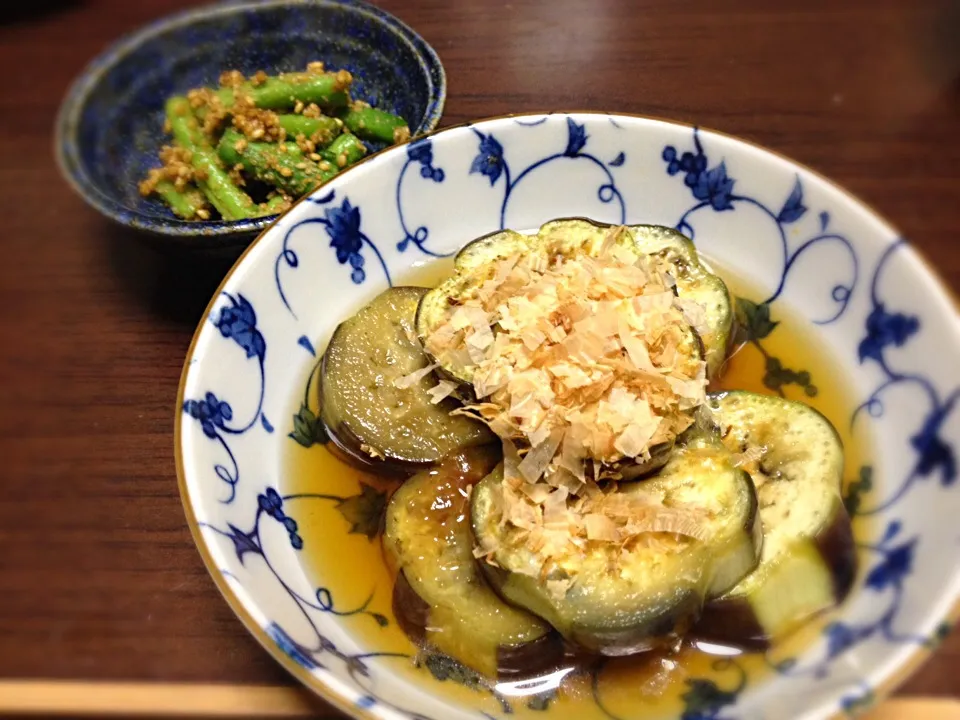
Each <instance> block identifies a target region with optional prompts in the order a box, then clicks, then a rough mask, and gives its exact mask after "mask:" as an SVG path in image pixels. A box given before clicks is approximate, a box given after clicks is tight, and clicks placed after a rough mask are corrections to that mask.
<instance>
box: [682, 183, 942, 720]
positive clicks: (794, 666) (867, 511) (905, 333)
mask: <svg viewBox="0 0 960 720" xmlns="http://www.w3.org/2000/svg"><path fill="white" fill-rule="evenodd" d="M718 174H720V173H718ZM730 187H732V185H730ZM793 197H794V195H793V194H791V198H793ZM801 198H802V195H798V197H797V199H796V200H795V201H794V202H798V201H799V200H800V199H801ZM721 204H722V203H721ZM787 205H788V206H789V205H791V202H790V200H788V203H787ZM824 222H825V221H824V220H823V219H822V218H821V224H823V223H824ZM901 247H905V243H904V242H903V241H902V240H898V241H896V242H894V243H892V244H891V245H890V246H889V247H888V248H887V249H886V250H885V251H884V252H883V254H882V255H881V256H880V259H879V260H878V262H877V266H876V268H875V269H874V273H873V277H872V279H871V283H870V301H871V305H872V309H871V311H870V313H869V315H868V316H867V319H866V321H865V327H864V335H863V337H862V339H861V341H860V343H859V345H858V348H857V355H858V360H859V361H860V363H861V364H863V363H866V362H873V363H875V364H876V365H877V366H878V367H879V368H880V369H881V371H882V372H883V374H884V375H885V379H884V381H883V382H882V383H881V384H880V385H879V386H878V387H877V389H876V390H874V392H873V393H872V394H871V395H870V397H869V398H867V400H865V401H864V402H863V403H861V404H860V405H859V406H858V407H857V408H856V410H855V411H854V413H853V417H852V418H851V426H853V424H854V423H855V422H856V421H857V419H858V418H859V417H860V415H861V414H862V413H863V411H866V412H867V414H869V415H870V416H871V417H873V418H879V417H881V416H882V415H883V412H884V407H883V403H882V400H881V396H882V395H883V393H884V392H886V391H887V390H888V389H889V388H891V387H894V386H896V385H901V384H909V385H913V386H916V387H918V388H920V389H921V391H922V392H923V394H924V396H926V397H927V398H928V400H929V402H930V410H929V411H928V413H927V415H926V416H925V418H924V419H923V421H922V422H921V425H920V427H919V428H918V430H917V431H916V433H915V434H914V435H913V436H912V437H911V438H910V445H911V447H912V449H913V450H914V452H915V453H916V454H917V458H916V461H915V463H914V465H913V468H912V470H911V471H910V472H909V473H908V475H907V477H906V478H905V479H904V480H903V481H902V482H901V484H900V486H899V488H898V489H897V490H896V491H895V492H894V493H893V494H892V495H891V496H890V497H889V498H887V499H886V500H883V501H882V502H880V503H879V504H878V505H876V506H874V507H872V508H863V507H862V504H863V499H862V495H865V494H866V493H867V492H868V491H869V490H871V489H872V468H871V467H869V466H865V467H863V468H861V471H860V477H859V479H858V480H856V481H854V482H852V483H850V484H849V486H848V489H847V496H846V497H845V504H846V506H847V509H848V511H849V512H850V515H851V517H852V518H854V519H855V518H857V517H866V516H872V515H876V514H878V513H882V512H885V511H888V510H890V509H891V508H892V507H893V506H894V505H895V504H896V503H897V502H899V501H900V500H902V499H903V498H904V497H905V496H906V494H907V492H908V491H909V490H910V488H911V487H912V486H913V484H914V483H915V482H916V480H918V479H923V478H927V477H930V476H931V475H934V474H938V475H939V481H940V485H941V486H942V487H949V486H951V485H953V484H954V482H955V481H956V478H957V467H956V456H955V453H954V450H953V448H952V447H951V445H950V444H949V443H947V441H946V440H944V438H943V437H942V436H941V435H940V430H941V428H942V427H943V424H944V423H945V421H946V419H947V418H948V417H949V415H950V413H951V412H952V411H953V408H954V406H955V405H956V403H957V399H958V397H960V388H957V389H955V390H954V391H953V392H951V393H950V394H949V395H948V396H947V397H946V398H941V396H940V394H939V393H938V392H937V390H936V388H935V387H934V385H933V383H932V382H931V381H930V380H929V379H928V378H926V377H924V376H922V375H919V374H911V373H906V372H901V371H899V370H895V369H894V368H892V367H891V365H890V364H889V362H888V361H887V359H886V356H885V352H886V350H887V349H889V348H891V347H903V346H904V345H906V344H907V343H908V342H909V341H910V339H911V338H912V337H914V336H915V335H916V333H918V332H919V330H920V328H921V321H920V318H919V317H918V316H916V315H910V314H907V313H903V312H899V311H896V310H891V309H889V308H888V307H887V305H886V304H885V303H884V302H883V300H882V299H881V297H880V290H879V284H880V278H881V276H882V273H883V271H884V269H885V268H886V267H887V264H888V263H889V262H890V259H891V258H892V257H893V256H894V253H895V252H896V251H897V249H898V248H901ZM781 284H782V283H781ZM902 527H903V525H902V521H901V520H899V519H896V518H894V519H891V520H890V521H889V522H888V523H887V526H886V529H885V531H884V534H883V536H882V537H881V539H880V541H879V542H877V543H875V544H871V543H858V545H857V547H858V550H859V551H860V552H861V553H865V554H867V555H868V556H870V557H873V558H874V561H873V563H872V565H871V566H870V568H869V570H868V571H867V573H866V576H865V578H864V581H863V587H864V588H865V589H866V591H869V592H871V593H876V594H877V595H882V594H886V595H887V596H888V598H889V599H888V600H887V603H888V604H887V605H886V609H885V610H884V611H883V613H882V614H881V615H880V616H879V617H878V618H877V619H875V620H873V621H871V622H863V623H850V622H843V621H841V620H834V621H833V622H830V623H829V624H828V625H827V626H826V627H825V628H824V636H825V639H826V652H825V655H824V657H822V658H821V659H820V660H818V661H815V662H813V663H811V664H805V665H804V666H800V665H799V664H798V662H797V661H796V659H789V660H784V661H782V662H778V663H774V662H772V661H770V660H769V659H768V662H769V663H770V664H771V666H772V667H773V668H774V669H775V670H776V671H777V672H778V673H780V674H782V675H785V676H813V677H816V678H824V677H826V676H827V675H828V673H829V669H830V666H831V664H832V663H833V662H834V661H835V660H836V659H837V658H839V657H840V656H841V655H843V654H844V653H846V652H848V651H849V650H850V649H852V648H853V647H854V646H856V645H859V644H861V643H863V642H866V641H867V640H870V639H874V638H879V639H881V640H883V641H884V642H888V643H894V644H904V643H910V644H916V645H920V646H924V647H932V646H934V645H935V644H936V643H937V642H939V640H940V639H942V637H943V636H944V635H945V634H946V632H947V630H948V627H949V626H948V625H947V624H946V623H944V624H941V626H940V627H938V628H937V630H936V632H935V633H934V635H933V636H931V637H925V636H922V635H917V634H911V633H903V632H900V631H899V630H897V629H896V620H897V617H898V615H899V613H900V611H901V608H902V605H903V597H904V582H905V580H906V579H907V577H908V576H909V575H910V573H911V572H912V570H913V563H914V558H915V557H916V554H917V548H918V546H919V543H920V538H919V536H916V535H915V536H913V537H910V538H908V539H903V538H902V536H901V530H902ZM880 601H881V600H879V599H878V602H880ZM704 682H706V683H711V682H712V681H710V680H704ZM742 689H743V688H741V690H742ZM734 700H735V698H734ZM874 700H875V695H874V693H873V690H872V688H871V687H870V685H869V684H868V683H867V682H866V681H864V680H861V681H860V683H859V685H858V688H857V691H856V692H852V693H848V694H846V695H844V696H843V697H842V698H841V700H840V704H841V708H842V709H843V710H844V712H846V713H848V714H850V715H853V714H855V713H858V712H860V711H861V710H863V709H864V708H866V707H868V706H869V705H870V704H872V703H873V701H874ZM720 707H722V705H718V706H715V707H713V708H712V709H710V711H711V712H712V711H717V712H719V709H720ZM718 717H719V716H718V715H717V714H716V712H714V714H710V712H707V713H706V714H703V715H691V716H690V718H687V716H686V715H684V718H685V719H686V720H694V719H695V720H716V719H717V718H718Z"/></svg>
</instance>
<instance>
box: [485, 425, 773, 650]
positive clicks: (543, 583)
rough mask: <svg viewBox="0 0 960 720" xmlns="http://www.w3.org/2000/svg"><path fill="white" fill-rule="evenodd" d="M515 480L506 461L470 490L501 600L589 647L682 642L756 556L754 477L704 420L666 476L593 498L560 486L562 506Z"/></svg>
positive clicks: (666, 469) (680, 446) (487, 563)
mask: <svg viewBox="0 0 960 720" xmlns="http://www.w3.org/2000/svg"><path fill="white" fill-rule="evenodd" d="M509 487H510V486H509V484H508V483H505V482H504V470H503V465H501V466H500V467H498V469H497V470H495V471H494V472H493V473H492V474H491V475H490V476H488V477H487V478H485V479H484V480H483V482H481V483H480V484H479V485H478V486H477V487H476V488H475V489H474V491H473V499H472V513H473V529H474V533H475V535H476V536H477V541H478V544H479V546H480V549H479V551H480V552H485V553H486V555H485V560H483V561H481V562H482V563H483V567H484V569H485V571H486V572H487V573H488V576H489V577H490V578H491V581H492V582H493V584H494V585H495V586H496V587H497V589H498V590H499V592H500V593H501V594H502V595H503V597H504V598H506V599H507V600H508V601H510V602H511V603H514V604H515V605H518V606H520V607H523V608H526V609H528V610H530V611H531V612H533V613H535V614H536V615H539V616H540V617H542V618H544V619H545V620H547V622H549V623H550V624H551V625H553V627H555V628H556V629H557V630H558V631H560V633H561V634H563V635H564V636H565V637H566V638H567V639H568V640H569V641H571V642H572V643H574V644H576V645H579V646H581V647H583V648H585V649H587V650H589V651H593V652H599V653H602V654H605V655H627V654H632V653H635V652H639V651H642V650H647V649H650V648H652V647H655V646H657V645H658V644H661V643H663V642H665V641H671V640H673V639H675V638H676V637H677V636H679V635H682V634H683V633H685V632H686V631H687V630H688V629H689V628H690V627H691V626H692V625H693V623H694V622H695V621H696V620H697V618H698V617H699V615H700V611H701V608H702V606H703V603H704V601H705V600H707V599H709V598H711V597H715V596H717V595H720V594H722V593H724V592H726V591H727V590H729V589H730V588H731V587H733V586H734V585H735V584H736V583H737V582H738V581H739V580H740V579H741V578H742V577H743V576H745V575H746V574H747V573H748V572H750V571H751V570H752V569H753V568H754V567H755V565H756V562H757V557H758V554H759V550H760V533H759V520H758V518H757V500H756V495H755V493H754V489H753V484H752V483H751V481H750V478H749V476H748V475H747V474H746V473H745V472H744V471H742V470H740V469H738V468H736V467H735V466H734V456H733V454H732V453H730V452H729V451H728V450H727V449H726V448H725V447H724V446H723V445H722V443H721V442H720V440H719V437H718V436H717V435H716V434H714V433H712V432H708V431H704V430H701V429H700V428H699V427H694V428H693V429H691V431H690V432H688V433H687V434H686V435H685V436H684V438H683V441H682V442H681V443H678V445H677V447H676V449H675V450H674V452H673V454H672V456H671V458H670V461H669V462H668V463H667V464H666V466H665V467H664V468H663V469H662V470H661V471H660V472H659V473H658V474H656V475H654V476H652V477H650V478H648V479H645V480H642V481H639V482H635V483H624V484H621V485H620V486H619V488H617V489H616V490H615V491H613V492H611V491H609V490H608V491H606V492H603V491H599V490H598V491H597V492H599V495H596V494H594V496H593V499H592V500H591V499H590V498H589V496H587V498H588V499H587V500H581V499H579V498H578V499H576V500H575V499H574V498H573V497H569V498H568V497H567V496H566V494H565V493H563V492H562V491H560V492H561V497H560V498H559V499H560V500H561V501H563V502H565V505H561V507H560V508H559V509H558V508H557V507H556V506H555V505H552V503H551V502H550V500H549V499H547V500H546V501H545V503H544V504H542V505H541V508H540V511H539V512H536V511H535V512H533V513H532V514H531V513H530V512H529V511H527V510H525V509H524V508H522V507H517V506H516V500H515V499H511V497H513V496H511V494H510V489H509ZM523 492H532V491H530V490H526V489H524V490H523ZM554 492H556V491H554ZM565 498H566V500H564V499H565ZM525 518H529V519H525Z"/></svg>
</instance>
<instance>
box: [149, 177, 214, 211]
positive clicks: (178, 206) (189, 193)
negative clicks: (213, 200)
mask: <svg viewBox="0 0 960 720" xmlns="http://www.w3.org/2000/svg"><path fill="white" fill-rule="evenodd" d="M154 192H155V193H156V194H157V195H159V196H160V197H162V198H163V199H164V201H165V202H166V203H167V205H169V206H170V209H171V210H173V212H174V214H175V215H178V216H180V217H182V218H183V219H184V220H193V219H194V218H195V217H197V212H198V211H199V210H202V209H203V206H204V201H203V194H202V193H201V192H200V191H199V190H198V189H197V187H196V186H195V185H188V186H187V187H186V188H185V189H183V190H177V188H176V186H175V185H174V184H173V183H172V182H170V181H169V180H161V181H160V182H158V183H157V185H156V187H155V188H154Z"/></svg>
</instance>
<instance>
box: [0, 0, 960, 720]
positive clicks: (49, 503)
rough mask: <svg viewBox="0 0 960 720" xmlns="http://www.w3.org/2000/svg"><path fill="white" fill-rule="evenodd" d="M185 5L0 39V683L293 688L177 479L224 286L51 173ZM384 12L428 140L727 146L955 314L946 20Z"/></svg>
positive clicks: (868, 6) (945, 654)
mask: <svg viewBox="0 0 960 720" xmlns="http://www.w3.org/2000/svg"><path fill="white" fill-rule="evenodd" d="M189 4H191V3H189V2H186V0H138V1H137V2H129V1H128V0H97V1H94V0H90V1H88V2H62V3H55V2H32V3H31V2H30V1H29V0H28V1H27V2H25V3H21V7H23V9H21V10H20V11H18V13H15V14H13V15H11V14H10V13H8V12H7V11H5V15H4V18H3V19H0V23H2V24H0V66H2V67H4V68H6V70H5V75H6V77H5V78H4V80H3V85H2V90H0V218H2V220H3V224H4V227H5V230H4V231H3V232H2V241H0V247H2V249H3V255H2V261H0V337H2V342H0V458H2V459H3V469H2V471H0V477H2V483H0V493H2V496H0V497H2V500H0V548H2V554H0V678H5V679H71V680H104V681H140V682H190V683H234V684H257V685H279V686H284V685H286V686H289V685H292V681H291V680H290V679H289V678H288V677H287V676H286V675H285V674H284V673H283V672H282V671H281V670H280V668H279V666H277V665H276V664H274V662H273V661H272V660H271V659H270V658H269V656H268V655H267V654H266V653H265V652H264V651H262V650H261V648H260V647H259V646H258V645H257V644H256V643H255V642H254V640H253V639H252V638H251V637H250V636H249V635H248V634H247V633H246V632H245V631H244V630H243V628H242V627H241V626H240V623H239V622H238V621H237V620H235V619H234V617H233V615H232V613H231V612H230V610H229V609H228V607H227V605H226V603H225V602H224V601H223V600H222V598H221V597H220V595H219V594H218V593H217V591H216V589H215V588H214V585H213V583H212V582H211V579H210V578H209V577H208V576H207V572H206V570H205V569H204V567H203V565H202V564H201V561H200V557H199V555H198V554H197V552H196V550H195V549H194V547H193V543H192V541H191V539H190V533H189V531H188V530H187V527H186V524H185V522H184V516H183V511H182V509H181V506H180V499H179V496H178V494H177V485H176V481H175V477H174V467H173V441H172V426H173V417H174V407H173V405H174V397H175V394H176V389H177V382H178V378H179V375H180V368H181V362H182V360H183V355H184V353H185V351H186V349H187V345H188V343H189V341H190V338H191V335H192V333H193V330H194V327H195V325H196V322H197V320H198V318H199V316H200V313H201V310H202V308H203V307H204V305H205V303H206V302H207V299H208V297H209V295H210V294H211V292H212V291H213V290H214V288H215V287H216V284H217V281H218V280H219V278H220V277H221V276H222V274H223V273H224V272H225V270H226V269H227V268H226V267H225V266H224V265H222V264H220V265H217V264H213V263H199V262H187V261H184V260H182V259H179V260H170V259H165V258H163V257H160V256H158V255H157V254H155V253H154V252H153V251H151V250H148V249H146V248H145V247H144V246H143V245H141V244H140V243H138V241H137V238H136V237H135V236H132V235H131V234H129V233H127V232H125V231H123V230H121V229H119V228H116V227H114V226H113V225H111V224H110V223H108V222H107V221H106V220H105V219H103V218H102V217H100V216H99V215H98V214H96V213H95V212H94V211H93V210H91V209H89V208H88V207H87V206H85V205H84V204H83V203H82V202H81V201H80V200H79V198H77V197H76V196H75V195H74V194H73V193H72V192H71V191H70V190H69V189H68V187H67V185H66V184H65V183H64V182H63V181H62V180H61V178H60V176H59V174H58V172H57V169H56V167H55V164H54V161H53V157H52V154H51V138H52V136H51V130H52V123H53V118H54V113H55V111H56V109H57V106H58V104H59V102H60V99H61V97H62V95H63V93H64V92H65V90H66V88H67V85H68V83H69V82H70V80H71V79H72V78H73V76H74V75H75V74H76V73H77V72H78V71H79V70H80V69H81V67H82V66H83V65H84V64H85V63H86V62H87V61H88V60H90V59H91V58H92V57H93V56H94V55H95V54H96V53H97V52H98V51H99V50H100V49H101V48H102V47H103V46H104V45H105V44H106V43H108V42H110V41H111V40H113V39H114V38H115V37H116V36H117V35H119V34H120V33H124V32H127V31H130V30H132V29H134V28H136V27H138V26H139V25H141V24H142V23H145V22H147V21H149V20H152V19H154V18H156V17H159V16H161V15H163V14H166V13H169V12H172V11H175V10H178V9H180V8H182V7H185V6H187V5H189ZM381 4H382V6H383V7H384V8H386V9H387V10H390V11H392V12H394V13H396V14H397V15H398V16H399V17H400V18H402V19H403V20H405V21H406V22H408V23H409V24H411V25H412V26H413V27H415V28H416V29H417V30H418V31H420V32H421V33H422V34H423V36H424V37H425V38H426V39H427V40H428V41H429V42H430V43H431V44H433V46H434V47H435V48H436V49H437V51H438V52H439V54H440V55H441V57H442V59H443V61H444V63H445V65H446V69H447V73H448V78H449V98H448V101H447V109H446V115H445V117H444V120H443V124H451V123H456V122H461V121H464V120H469V119H474V118H478V117H482V116H488V115H495V114H499V113H507V112H512V111H524V110H538V109H544V110H550V109H560V108H568V109H580V108H582V109H610V110H621V111H628V112H633V113H646V114H653V115H659V116H664V117H670V118H675V119H677V120H682V121H686V122H694V123H698V124H701V125H705V126H708V127H712V128H717V129H720V130H723V131H726V132H728V133H734V134H737V135H741V136H743V137H745V138H748V139H750V140H753V141H756V142H758V143H761V144H763V145H765V146H768V147H770V148H773V149H775V150H777V151H779V152H781V153H784V154H786V155H789V156H791V157H793V158H796V159H797V160H799V161H800V162H803V163H806V164H808V165H810V166H812V167H813V168H815V169H817V170H819V171H821V172H822V173H824V174H826V175H828V176H829V177H831V178H833V179H835V180H836V181H838V182H839V183H841V184H842V185H844V186H846V187H847V188H849V189H850V190H852V191H853V192H854V193H856V194H857V195H859V196H860V197H861V198H863V199H865V200H866V201H867V202H869V203H871V204H872V205H873V206H874V207H876V208H877V209H878V210H879V211H880V212H881V213H883V214H884V215H886V216H887V217H888V218H889V219H890V220H891V221H892V222H893V223H894V224H895V225H897V226H898V227H899V228H900V229H901V230H902V231H903V232H904V233H905V235H906V237H908V238H909V239H910V240H911V241H913V242H914V243H915V244H916V245H917V246H919V247H920V248H921V249H922V250H923V251H924V252H925V253H926V255H927V257H928V258H929V259H930V260H932V262H933V264H934V265H935V266H936V267H937V268H939V270H940V272H941V273H942V274H943V276H944V277H945V278H946V280H947V282H948V283H949V284H950V286H951V287H952V288H953V289H955V290H956V289H958V288H960V237H958V228H960V140H958V138H960V41H958V40H957V37H958V36H960V10H958V9H957V8H958V7H960V6H958V4H957V3H950V2H948V1H947V0H944V2H943V3H941V4H938V3H937V2H932V1H931V2H926V1H924V0H912V1H911V0H902V1H901V0H845V1H844V2H837V0H807V2H803V3H771V2H768V0H698V1H694V0H660V1H659V2H658V1H657V0H644V1H642V2H640V1H636V0H590V1H586V0H583V1H579V0H552V1H551V2H547V1H546V0H544V1H541V2H525V1H524V0H510V1H509V2H502V1H497V2H488V1H487V0H410V1H408V2H401V0H383V2H382V3H381ZM951 6H952V8H953V9H952V10H951V9H950V8H951ZM778 8H779V9H778ZM955 551H956V549H955V548H951V549H950V552H955ZM958 664H960V632H954V633H953V634H952V635H951V636H950V637H949V638H948V639H947V641H946V642H945V643H944V645H943V646H942V647H941V648H940V650H939V652H938V654H937V655H936V656H935V657H934V658H933V659H932V660H931V661H930V662H928V663H927V665H926V666H925V667H923V669H922V670H920V671H919V673H918V674H917V675H916V676H915V677H914V678H913V679H912V680H910V681H909V682H908V683H907V684H906V685H905V686H904V687H903V688H902V689H901V691H900V692H901V693H909V694H914V695H933V696H947V697H954V698H956V697H957V696H960V671H958V669H957V668H958ZM5 688H6V690H5ZM9 692H11V691H10V690H9V686H0V707H2V706H3V701H2V698H3V697H7V698H8V699H9V698H10V697H11V696H10V695H9Z"/></svg>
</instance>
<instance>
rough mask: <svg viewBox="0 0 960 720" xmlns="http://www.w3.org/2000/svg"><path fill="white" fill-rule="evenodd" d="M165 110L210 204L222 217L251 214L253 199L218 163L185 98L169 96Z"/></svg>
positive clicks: (253, 210) (174, 134)
mask: <svg viewBox="0 0 960 720" xmlns="http://www.w3.org/2000/svg"><path fill="white" fill-rule="evenodd" d="M166 111H167V119H168V120H169V121H170V128H171V130H172V132H173V136H174V138H176V140H177V143H179V144H180V146H181V147H183V148H184V149H186V150H189V151H190V164H191V165H193V167H194V169H195V170H197V171H198V173H199V176H198V178H197V185H199V186H200V189H201V190H203V194H204V195H206V196H207V199H208V200H209V201H210V204H211V205H213V206H214V207H215V208H216V209H217V210H218V211H219V212H220V214H221V215H222V216H223V219H224V220H240V219H243V218H249V217H253V213H254V212H255V206H254V202H253V200H252V199H251V198H250V197H249V196H248V195H247V194H246V193H245V192H243V191H242V190H241V189H240V188H238V187H237V186H236V185H234V184H233V181H232V180H230V176H229V175H227V173H226V172H224V170H223V168H222V167H220V163H219V160H218V157H217V153H216V152H215V151H214V149H213V148H212V147H210V144H209V143H208V142H207V139H206V136H204V134H203V131H202V130H200V127H199V125H198V124H197V119H196V118H195V117H194V116H193V113H192V112H190V103H189V102H188V101H187V99H186V98H184V97H172V98H170V99H169V100H167V103H166ZM201 178H202V179H201Z"/></svg>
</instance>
